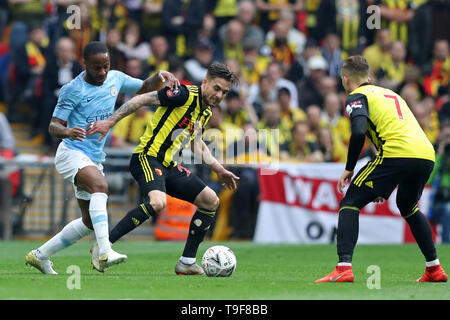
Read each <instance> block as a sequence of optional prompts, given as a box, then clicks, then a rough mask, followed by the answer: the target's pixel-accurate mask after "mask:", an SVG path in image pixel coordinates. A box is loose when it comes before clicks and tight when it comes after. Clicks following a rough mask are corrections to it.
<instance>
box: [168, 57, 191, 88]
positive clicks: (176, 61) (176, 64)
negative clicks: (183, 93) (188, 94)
mask: <svg viewBox="0 0 450 320" xmlns="http://www.w3.org/2000/svg"><path fill="white" fill-rule="evenodd" d="M168 62H169V69H168V71H169V72H171V73H172V74H173V75H174V76H175V77H176V78H177V79H178V81H180V83H181V84H184V85H192V84H193V83H192V82H191V81H189V80H188V79H186V70H184V61H183V59H181V58H179V57H177V56H171V57H170V58H169V61H168Z"/></svg>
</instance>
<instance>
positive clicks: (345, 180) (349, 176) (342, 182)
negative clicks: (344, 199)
mask: <svg viewBox="0 0 450 320" xmlns="http://www.w3.org/2000/svg"><path fill="white" fill-rule="evenodd" d="M352 176H353V170H352V171H348V170H344V173H343V174H342V176H341V177H340V178H339V181H338V190H339V192H340V193H344V186H345V184H346V183H350V181H351V180H352Z"/></svg>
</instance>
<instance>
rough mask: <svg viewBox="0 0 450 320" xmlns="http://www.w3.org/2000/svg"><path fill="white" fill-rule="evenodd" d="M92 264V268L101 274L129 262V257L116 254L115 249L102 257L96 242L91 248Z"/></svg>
mask: <svg viewBox="0 0 450 320" xmlns="http://www.w3.org/2000/svg"><path fill="white" fill-rule="evenodd" d="M90 252H91V256H92V258H91V263H92V267H93V268H94V269H95V270H97V271H99V272H102V273H103V272H105V271H106V270H108V269H109V267H111V266H112V265H115V264H120V263H124V262H126V261H127V256H126V255H124V254H120V253H117V252H115V251H114V250H113V249H111V250H110V251H108V252H107V253H105V254H104V255H102V256H101V257H100V252H99V248H98V244H97V242H94V244H93V245H92V248H91V251H90Z"/></svg>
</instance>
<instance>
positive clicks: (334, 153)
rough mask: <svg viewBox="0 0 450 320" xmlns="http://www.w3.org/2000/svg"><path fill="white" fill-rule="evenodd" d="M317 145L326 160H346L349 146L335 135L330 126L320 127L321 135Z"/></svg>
mask: <svg viewBox="0 0 450 320" xmlns="http://www.w3.org/2000/svg"><path fill="white" fill-rule="evenodd" d="M317 145H318V146H319V149H320V151H321V152H322V154H323V161H325V162H346V161H347V148H346V147H345V145H344V144H343V143H342V141H341V140H340V139H339V138H337V137H336V136H335V135H333V133H332V131H331V129H330V128H328V127H320V128H319V136H318V137H317Z"/></svg>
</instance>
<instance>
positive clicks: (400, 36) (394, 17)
mask: <svg viewBox="0 0 450 320" xmlns="http://www.w3.org/2000/svg"><path fill="white" fill-rule="evenodd" d="M377 5H378V6H379V7H380V14H381V26H382V28H389V29H390V31H391V33H390V35H391V40H393V41H394V40H399V41H401V42H403V43H404V44H405V45H407V44H408V23H409V22H410V21H411V20H412V19H413V17H414V10H415V9H416V6H415V2H414V1H407V2H406V1H402V0H393V1H392V0H378V1H377Z"/></svg>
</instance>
